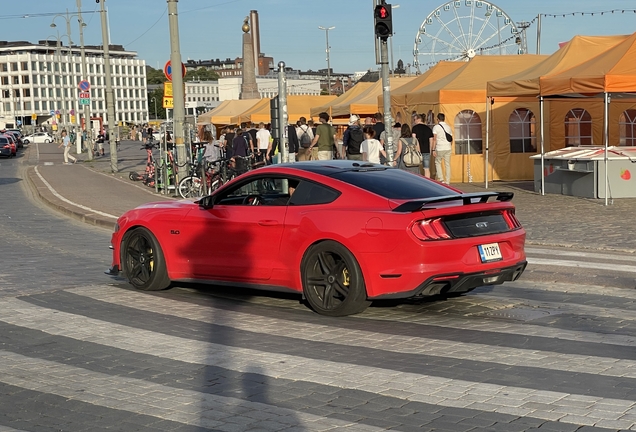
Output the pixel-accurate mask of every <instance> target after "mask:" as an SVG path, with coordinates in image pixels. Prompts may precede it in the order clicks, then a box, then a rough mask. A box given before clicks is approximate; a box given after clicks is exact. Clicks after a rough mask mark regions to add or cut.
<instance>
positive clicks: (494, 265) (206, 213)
mask: <svg viewBox="0 0 636 432" xmlns="http://www.w3.org/2000/svg"><path fill="white" fill-rule="evenodd" d="M511 198H512V194H511V193H497V192H483V193H475V194H462V193H461V192H459V191H457V190H456V189H453V188H450V187H448V186H445V185H442V184H439V183H436V182H434V181H432V180H429V179H426V178H424V177H421V176H418V175H414V174H411V173H408V172H405V171H402V170H398V169H394V168H387V167H385V166H381V165H374V164H369V163H362V162H360V163H358V162H354V161H317V162H300V163H294V164H287V165H273V166H269V167H265V168H261V169H258V170H254V171H250V172H249V173H247V174H245V175H242V176H240V177H238V178H236V179H235V180H234V181H232V182H230V183H228V184H226V185H225V186H223V187H222V188H220V189H218V190H217V191H215V192H214V193H213V194H212V195H210V196H207V197H204V198H202V199H201V200H199V201H197V202H191V201H174V202H158V203H149V204H146V205H143V206H140V207H138V208H136V209H133V210H130V211H128V212H126V213H125V214H124V215H122V216H121V217H120V218H119V220H118V221H117V226H116V228H115V232H114V234H113V236H112V246H113V263H112V264H113V266H112V268H111V272H110V274H116V273H118V272H119V271H123V273H124V275H125V276H126V278H127V279H128V280H129V281H130V283H131V284H132V285H133V286H135V287H136V288H139V289H142V290H161V289H165V288H168V287H169V286H170V284H171V283H172V282H186V281H187V282H194V281H196V282H206V283H213V284H217V285H235V286H242V287H254V288H261V289H266V290H286V291H290V290H291V291H293V292H298V293H302V294H303V296H304V297H305V298H306V300H307V302H308V303H309V305H310V306H311V307H312V308H313V309H314V310H315V311H316V312H317V313H320V314H324V315H331V316H342V315H349V314H355V313H358V312H361V311H363V310H364V309H365V308H366V307H367V306H368V305H369V304H370V302H371V301H372V300H375V299H397V298H409V297H422V296H430V295H436V294H445V293H465V292H468V291H470V290H472V289H474V288H476V287H479V286H483V285H496V284H501V283H503V282H505V281H513V280H516V279H517V278H519V276H520V275H521V273H523V270H524V269H525V267H526V259H525V253H524V250H523V247H524V241H525V231H524V230H523V228H522V227H521V224H520V223H519V221H518V220H517V218H516V217H515V209H514V206H513V205H512V203H510V202H509V201H510V199H511Z"/></svg>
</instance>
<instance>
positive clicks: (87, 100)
mask: <svg viewBox="0 0 636 432" xmlns="http://www.w3.org/2000/svg"><path fill="white" fill-rule="evenodd" d="M79 104H80V105H90V104H91V100H90V99H87V98H82V99H80V100H79Z"/></svg>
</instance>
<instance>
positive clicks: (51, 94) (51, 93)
mask: <svg viewBox="0 0 636 432" xmlns="http://www.w3.org/2000/svg"><path fill="white" fill-rule="evenodd" d="M49 97H50V98H52V97H53V89H52V88H50V89H49Z"/></svg>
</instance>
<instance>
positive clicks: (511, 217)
mask: <svg viewBox="0 0 636 432" xmlns="http://www.w3.org/2000/svg"><path fill="white" fill-rule="evenodd" d="M503 217H504V219H505V220H506V223H507V224H508V227H510V229H511V230H515V229H519V228H521V222H519V219H517V216H515V211H514V210H512V209H509V210H504V212H503Z"/></svg>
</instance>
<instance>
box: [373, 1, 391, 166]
mask: <svg viewBox="0 0 636 432" xmlns="http://www.w3.org/2000/svg"><path fill="white" fill-rule="evenodd" d="M391 13H392V12H391V5H390V4H387V3H386V2H385V1H384V0H375V7H374V12H373V14H374V22H375V37H376V41H377V39H379V43H380V66H381V69H380V75H381V77H382V104H383V105H384V128H385V129H384V130H385V131H386V146H385V150H386V160H387V162H388V163H389V165H392V164H393V132H392V127H393V118H392V117H391V83H390V81H389V46H388V38H389V37H391V35H392V34H393V21H392V15H391Z"/></svg>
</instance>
